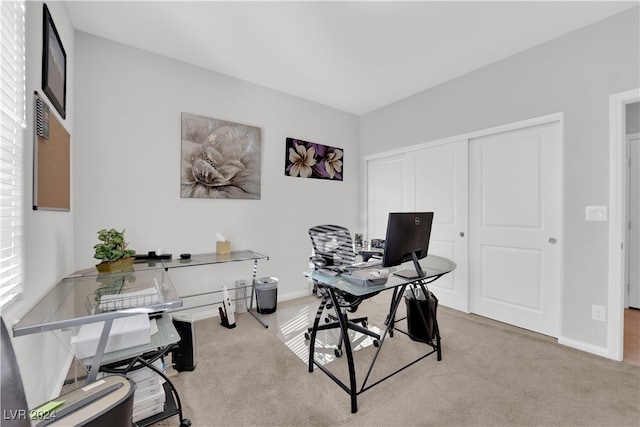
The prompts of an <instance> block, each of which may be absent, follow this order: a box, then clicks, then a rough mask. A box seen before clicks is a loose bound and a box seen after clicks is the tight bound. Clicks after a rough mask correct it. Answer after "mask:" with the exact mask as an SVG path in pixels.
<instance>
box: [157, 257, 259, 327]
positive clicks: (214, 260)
mask: <svg viewBox="0 0 640 427" xmlns="http://www.w3.org/2000/svg"><path fill="white" fill-rule="evenodd" d="M259 260H269V257H268V256H267V255H263V254H261V253H258V252H255V251H252V250H244V251H232V252H230V253H228V254H217V253H206V254H194V255H191V258H189V259H181V258H177V259H169V260H159V261H161V262H162V265H163V266H164V268H165V270H166V271H167V272H170V270H171V269H175V268H184V267H197V266H205V265H214V264H223V263H228V262H241V261H253V273H252V276H251V284H250V285H247V286H244V288H249V287H250V288H251V296H250V300H249V310H248V311H249V313H250V314H251V315H252V316H253V317H254V318H255V319H256V320H257V321H258V322H260V324H261V325H262V326H264V327H265V328H267V327H268V325H267V324H266V323H265V322H263V321H262V319H261V318H260V316H259V315H258V314H256V312H254V310H253V300H254V295H255V289H256V275H257V272H258V261H259ZM240 288H242V287H241V286H236V287H235V288H234V289H235V290H237V289H240ZM220 292H222V290H214V291H208V292H204V293H201V294H191V295H180V298H194V297H200V296H204V295H211V294H215V293H220ZM220 302H222V301H220ZM212 304H215V303H209V304H204V305H203V306H209V305H212ZM197 307H200V306H195V307H189V308H197Z"/></svg>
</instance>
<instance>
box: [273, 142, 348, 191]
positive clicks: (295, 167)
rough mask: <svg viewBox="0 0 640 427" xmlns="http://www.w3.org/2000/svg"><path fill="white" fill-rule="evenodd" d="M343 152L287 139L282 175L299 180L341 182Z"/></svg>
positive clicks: (340, 149) (335, 148)
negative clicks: (311, 179) (313, 179)
mask: <svg viewBox="0 0 640 427" xmlns="http://www.w3.org/2000/svg"><path fill="white" fill-rule="evenodd" d="M343 162H344V151H343V150H342V148H337V147H331V146H328V145H323V144H317V143H315V142H309V141H303V140H301V139H294V138H287V140H286V145H285V159H284V173H285V175H288V176H293V177H300V178H316V179H328V180H332V181H342V174H343V169H342V168H343Z"/></svg>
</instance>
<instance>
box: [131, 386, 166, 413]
mask: <svg viewBox="0 0 640 427" xmlns="http://www.w3.org/2000/svg"><path fill="white" fill-rule="evenodd" d="M160 391H162V392H163V393H164V386H163V385H162V384H156V385H152V386H150V387H145V388H137V386H136V391H135V393H133V406H134V407H135V405H136V403H137V402H138V401H140V400H143V399H146V398H147V397H149V396H153V395H156V394H158V393H160Z"/></svg>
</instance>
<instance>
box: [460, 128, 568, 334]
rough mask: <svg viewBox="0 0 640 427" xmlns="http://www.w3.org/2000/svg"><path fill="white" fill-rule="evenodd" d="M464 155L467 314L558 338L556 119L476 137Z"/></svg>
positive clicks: (558, 164)
mask: <svg viewBox="0 0 640 427" xmlns="http://www.w3.org/2000/svg"><path fill="white" fill-rule="evenodd" d="M469 152H470V212H471V216H470V234H469V250H470V270H469V281H470V308H471V311H472V312H473V313H476V314H479V315H481V316H486V317H489V318H492V319H496V320H499V321H502V322H505V323H509V324H512V325H516V326H519V327H522V328H526V329H529V330H532V331H535V332H539V333H543V334H546V335H550V336H553V337H557V336H558V330H559V300H560V291H559V290H560V255H561V242H560V241H559V239H560V235H559V233H560V231H561V216H560V213H561V182H562V180H561V156H562V147H561V137H560V124H559V123H558V122H554V123H550V124H545V125H539V126H532V127H527V128H523V129H518V130H514V131H509V132H502V133H499V134H495V135H490V136H485V137H480V138H475V139H472V140H471V141H470V147H469Z"/></svg>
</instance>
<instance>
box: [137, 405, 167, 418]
mask: <svg viewBox="0 0 640 427" xmlns="http://www.w3.org/2000/svg"><path fill="white" fill-rule="evenodd" d="M162 411H164V403H160V404H158V405H155V406H152V407H151V408H147V409H142V410H141V411H138V412H135V411H134V413H133V422H134V423H137V422H138V421H140V420H144V419H145V418H149V417H150V416H152V415H156V414H159V413H160V412H162Z"/></svg>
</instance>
